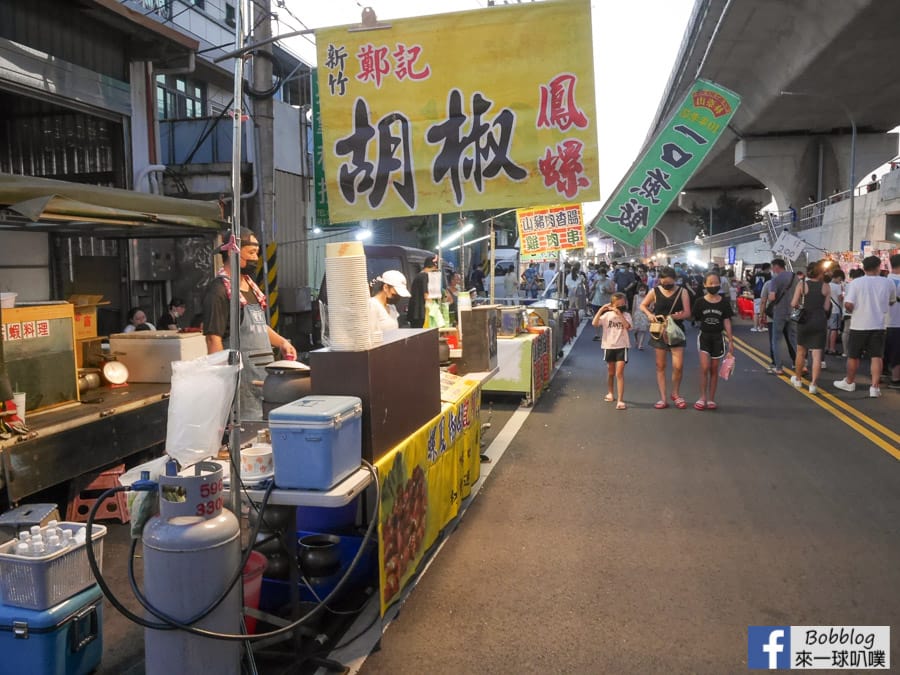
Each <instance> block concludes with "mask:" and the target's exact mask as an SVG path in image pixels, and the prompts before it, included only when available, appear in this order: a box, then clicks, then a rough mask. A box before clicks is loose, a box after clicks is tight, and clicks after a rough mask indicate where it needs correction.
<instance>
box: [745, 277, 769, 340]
mask: <svg viewBox="0 0 900 675" xmlns="http://www.w3.org/2000/svg"><path fill="white" fill-rule="evenodd" d="M771 278H772V265H771V264H769V263H763V264H762V265H760V267H759V268H758V269H757V271H756V274H755V275H754V276H753V327H752V328H750V332H751V333H765V332H766V324H765V314H764V313H763V304H764V303H765V301H766V300H767V299H768V296H767V295H765V294H764V293H763V286H765V285H766V282H768V281H769V280H771Z"/></svg>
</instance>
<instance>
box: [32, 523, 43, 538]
mask: <svg viewBox="0 0 900 675" xmlns="http://www.w3.org/2000/svg"><path fill="white" fill-rule="evenodd" d="M40 533H41V526H40V525H32V526H31V536H32V537H33V536H34V535H36V534H40Z"/></svg>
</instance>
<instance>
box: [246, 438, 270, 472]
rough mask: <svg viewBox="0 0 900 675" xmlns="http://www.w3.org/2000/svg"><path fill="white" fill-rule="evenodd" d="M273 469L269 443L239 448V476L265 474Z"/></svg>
mask: <svg viewBox="0 0 900 675" xmlns="http://www.w3.org/2000/svg"><path fill="white" fill-rule="evenodd" d="M274 470H275V464H274V460H273V456H272V446H271V445H251V446H250V447H249V448H244V449H243V450H241V476H243V477H244V478H253V477H254V476H266V475H268V474H271V473H272V472H273V471H274Z"/></svg>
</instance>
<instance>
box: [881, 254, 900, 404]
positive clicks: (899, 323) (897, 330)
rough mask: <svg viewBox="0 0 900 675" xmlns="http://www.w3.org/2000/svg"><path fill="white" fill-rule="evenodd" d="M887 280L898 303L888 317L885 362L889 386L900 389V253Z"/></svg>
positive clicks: (895, 256) (892, 264) (892, 257)
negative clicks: (892, 285)
mask: <svg viewBox="0 0 900 675" xmlns="http://www.w3.org/2000/svg"><path fill="white" fill-rule="evenodd" d="M887 278H888V280H889V281H891V282H893V284H894V293H895V295H896V296H897V302H895V303H894V304H893V305H891V309H890V315H889V316H888V325H887V335H886V341H885V346H884V361H885V367H886V368H887V373H888V375H889V376H890V378H891V381H890V384H889V385H888V386H889V387H890V388H891V389H900V253H895V254H894V255H892V256H891V273H890V274H888V277H887Z"/></svg>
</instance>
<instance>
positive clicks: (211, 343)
mask: <svg viewBox="0 0 900 675" xmlns="http://www.w3.org/2000/svg"><path fill="white" fill-rule="evenodd" d="M240 234H241V240H240V249H239V252H238V255H239V256H240V258H239V262H238V266H239V267H240V270H241V275H240V276H241V278H240V286H239V291H240V301H241V320H240V334H239V340H240V350H241V363H242V365H243V369H242V371H241V382H240V401H241V419H243V420H261V419H262V387H260V386H258V385H255V384H253V382H254V380H255V381H261V380H265V379H266V375H267V373H266V370H265V366H266V365H267V364H269V363H271V362H272V361H273V355H272V348H273V347H275V348H277V349H278V350H279V351H280V352H281V357H282V358H286V359H296V358H297V351H296V350H295V349H294V347H293V345H292V344H291V342H290V340H288V339H286V338H284V337H282V336H281V335H279V334H278V333H276V332H275V331H274V330H273V329H272V327H271V326H269V324H268V322H267V321H266V304H267V303H266V297H265V295H263V292H262V291H261V290H260V289H259V286H257V285H256V284H255V283H254V282H253V279H251V278H250V276H249V275H248V274H244V271H245V270H246V269H247V268H248V267H250V268H251V269H252V268H253V267H254V266H255V265H256V261H257V260H258V259H259V241H258V240H257V239H256V235H255V234H253V232H251V231H250V230H249V229H247V228H245V227H242V228H241V231H240ZM223 241H224V242H225V245H224V246H223V247H222V249H221V255H222V262H223V266H222V267H220V268H219V270H218V272H217V273H216V278H215V279H213V280H212V282H210V284H209V286H208V287H207V289H206V294H205V295H204V297H203V335H204V336H205V337H206V350H207V352H209V353H210V354H214V353H215V352H220V351H222V350H224V349H229V348H230V347H229V344H230V335H229V330H230V328H229V327H230V326H231V293H232V287H233V285H232V280H231V278H230V274H229V266H230V265H229V245H230V244H233V237H232V235H231V233H230V232H226V233H225V236H224V237H223Z"/></svg>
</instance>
